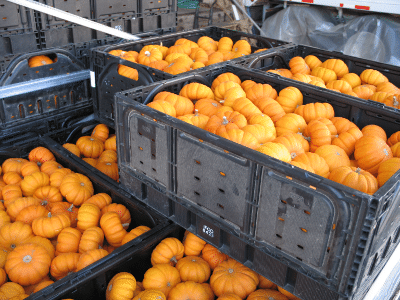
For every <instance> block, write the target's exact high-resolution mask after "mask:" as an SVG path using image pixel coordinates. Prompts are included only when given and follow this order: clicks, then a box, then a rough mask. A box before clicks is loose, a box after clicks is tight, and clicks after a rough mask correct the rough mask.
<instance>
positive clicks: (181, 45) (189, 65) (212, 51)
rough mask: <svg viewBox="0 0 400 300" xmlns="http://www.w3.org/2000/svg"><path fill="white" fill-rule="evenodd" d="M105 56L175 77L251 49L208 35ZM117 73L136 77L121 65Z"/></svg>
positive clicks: (132, 70)
mask: <svg viewBox="0 0 400 300" xmlns="http://www.w3.org/2000/svg"><path fill="white" fill-rule="evenodd" d="M265 50H267V49H266V48H263V49H259V50H256V51H254V53H256V52H260V51H265ZM109 54H111V55H114V56H118V57H121V58H123V59H126V60H129V61H132V62H134V63H138V64H142V65H145V66H148V67H151V68H154V69H158V70H160V71H163V72H166V73H169V74H173V75H176V74H180V73H184V72H188V71H190V70H195V69H199V68H203V67H205V66H209V65H212V64H216V63H221V62H224V61H227V60H230V59H234V58H238V57H242V56H245V55H249V54H251V46H250V44H249V42H247V41H246V40H238V41H237V42H236V43H234V42H233V41H232V39H231V38H229V37H222V38H221V39H220V40H219V41H215V40H213V39H212V38H210V37H208V36H202V37H200V38H199V39H198V40H197V43H196V42H193V41H191V40H188V39H185V38H181V39H178V40H177V41H175V44H174V45H173V46H171V47H169V48H168V47H165V46H162V45H146V46H144V47H143V48H142V49H141V50H140V51H139V52H137V51H124V50H118V49H117V50H111V51H110V52H109ZM118 74H120V75H122V76H125V77H128V78H131V79H133V80H138V78H139V77H138V72H137V70H136V69H134V68H130V67H127V66H124V65H119V66H118Z"/></svg>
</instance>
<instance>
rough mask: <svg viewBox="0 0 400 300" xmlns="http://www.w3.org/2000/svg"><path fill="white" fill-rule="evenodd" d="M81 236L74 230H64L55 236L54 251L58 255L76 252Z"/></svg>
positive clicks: (69, 228) (68, 228)
mask: <svg viewBox="0 0 400 300" xmlns="http://www.w3.org/2000/svg"><path fill="white" fill-rule="evenodd" d="M81 236H82V233H81V232H80V231H79V230H78V229H76V228H72V227H67V228H64V229H63V230H61V232H60V234H59V235H58V236H57V245H56V251H57V252H58V253H68V252H78V249H79V241H80V239H81Z"/></svg>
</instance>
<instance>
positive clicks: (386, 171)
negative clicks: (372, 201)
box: [377, 157, 400, 187]
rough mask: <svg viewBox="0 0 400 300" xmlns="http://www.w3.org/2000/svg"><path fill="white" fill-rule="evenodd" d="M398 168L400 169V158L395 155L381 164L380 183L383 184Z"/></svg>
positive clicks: (379, 170)
mask: <svg viewBox="0 0 400 300" xmlns="http://www.w3.org/2000/svg"><path fill="white" fill-rule="evenodd" d="M398 170H400V158H398V157H393V158H390V159H388V160H386V161H384V162H382V163H381V164H380V165H379V168H378V176H377V179H378V184H379V187H381V186H383V185H384V184H385V183H386V181H388V180H389V179H390V177H392V176H393V175H394V174H395V173H396V172H397V171H398Z"/></svg>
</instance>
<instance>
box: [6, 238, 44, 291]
mask: <svg viewBox="0 0 400 300" xmlns="http://www.w3.org/2000/svg"><path fill="white" fill-rule="evenodd" d="M50 264H51V258H50V256H49V254H48V253H47V251H46V249H44V248H43V247H42V246H39V245H35V244H25V245H19V246H17V247H15V249H14V250H13V251H12V252H10V253H9V254H8V256H7V261H6V265H5V270H6V272H7V274H8V277H9V278H10V280H12V281H13V282H16V283H19V284H21V285H31V284H35V283H38V282H40V281H41V279H42V278H43V277H44V276H46V274H47V273H49V270H50Z"/></svg>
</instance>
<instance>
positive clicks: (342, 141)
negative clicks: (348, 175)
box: [332, 127, 363, 156]
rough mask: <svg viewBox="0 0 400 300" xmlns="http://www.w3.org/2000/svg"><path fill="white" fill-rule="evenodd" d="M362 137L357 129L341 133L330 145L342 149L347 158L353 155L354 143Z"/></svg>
mask: <svg viewBox="0 0 400 300" xmlns="http://www.w3.org/2000/svg"><path fill="white" fill-rule="evenodd" d="M362 136H363V134H362V132H361V130H360V129H358V128H357V127H354V128H351V129H349V130H348V131H345V132H342V133H341V134H339V135H338V137H336V138H334V139H333V140H332V145H336V146H338V147H340V148H342V149H343V150H344V151H345V152H346V154H347V155H348V156H350V155H351V154H353V152H354V148H355V144H356V142H357V141H358V140H359V139H360V138H361V137H362Z"/></svg>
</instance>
